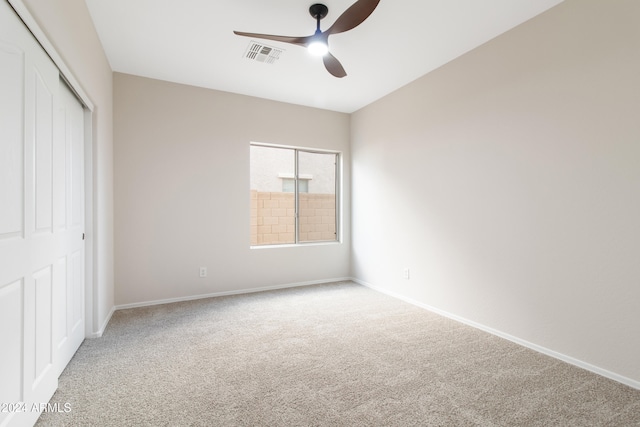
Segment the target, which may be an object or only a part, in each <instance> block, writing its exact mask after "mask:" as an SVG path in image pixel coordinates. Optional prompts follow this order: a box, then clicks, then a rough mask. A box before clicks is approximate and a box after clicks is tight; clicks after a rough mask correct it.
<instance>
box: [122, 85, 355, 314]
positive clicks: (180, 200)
mask: <svg viewBox="0 0 640 427" xmlns="http://www.w3.org/2000/svg"><path fill="white" fill-rule="evenodd" d="M114 105H115V108H114V111H115V116H114V119H115V127H114V135H115V193H116V200H115V221H116V228H115V229H116V242H115V245H116V304H118V305H121V304H132V303H138V302H146V301H154V300H164V299H171V298H181V297H189V296H194V295H203V294H212V293H220V292H233V291H243V290H247V289H252V288H259V287H267V286H279V285H287V284H294V283H306V282H312V281H320V280H331V279H334V278H343V277H347V276H348V275H349V253H350V239H349V236H350V232H349V218H350V213H349V203H348V201H349V188H350V184H349V167H348V165H349V164H350V160H349V115H347V114H342V113H335V112H329V111H325V110H317V109H312V108H306V107H300V106H294V105H290V104H283V103H278V102H274V101H267V100H263V99H258V98H251V97H247V96H241V95H234V94H230V93H225V92H219V91H214V90H207V89H201V88H195V87H191V86H184V85H179V84H173V83H167V82H162V81H158V80H151V79H146V78H143V77H135V76H130V75H125V74H119V73H115V75H114ZM252 141H253V142H263V143H272V144H283V145H292V146H302V147H314V148H321V149H327V150H335V151H340V152H342V154H343V163H344V164H345V165H347V166H345V167H344V173H343V178H344V188H345V191H344V193H343V200H344V203H343V204H342V206H343V210H344V212H343V226H344V233H343V243H340V244H327V245H313V246H304V247H287V248H285V247H280V248H260V249H250V247H249V246H250V231H251V227H250V224H251V220H250V197H249V143H250V142H252ZM201 266H203V267H205V266H206V267H207V268H208V273H209V274H208V277H207V278H204V279H203V278H199V277H198V272H199V267H201Z"/></svg>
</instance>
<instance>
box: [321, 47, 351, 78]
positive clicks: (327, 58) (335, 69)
mask: <svg viewBox="0 0 640 427" xmlns="http://www.w3.org/2000/svg"><path fill="white" fill-rule="evenodd" d="M322 62H324V67H325V68H326V69H327V71H328V72H330V73H331V74H332V75H333V76H335V77H338V78H342V77H344V76H346V75H347V72H346V71H345V70H344V68H342V64H341V63H340V61H338V60H337V59H336V57H335V56H333V55H331V54H330V53H327V54H326V55H324V56H323V57H322Z"/></svg>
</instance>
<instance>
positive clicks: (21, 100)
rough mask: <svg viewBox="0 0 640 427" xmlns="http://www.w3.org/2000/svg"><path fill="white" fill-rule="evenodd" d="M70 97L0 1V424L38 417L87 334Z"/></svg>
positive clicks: (78, 151)
mask: <svg viewBox="0 0 640 427" xmlns="http://www.w3.org/2000/svg"><path fill="white" fill-rule="evenodd" d="M65 91H66V92H65ZM72 100H73V96H72V95H71V94H70V93H69V92H68V90H67V89H66V88H65V87H64V86H63V85H62V84H61V82H60V78H59V72H58V70H57V68H56V67H55V65H54V64H53V63H52V62H51V60H50V59H49V57H48V56H47V55H46V54H45V52H44V51H43V50H42V48H41V47H40V46H39V45H38V44H37V42H36V41H35V40H34V38H33V37H32V36H31V34H30V33H29V32H28V31H27V29H26V28H25V27H24V25H23V24H22V22H21V21H20V20H19V19H18V17H17V16H16V15H15V13H14V12H13V10H12V9H11V8H10V6H9V5H8V3H7V2H6V1H0V349H1V350H0V403H2V404H5V405H7V406H6V407H5V408H3V409H4V411H1V412H0V427H9V426H22V425H27V426H28V425H32V424H33V423H34V422H35V420H36V419H37V417H38V415H39V412H40V411H39V409H41V406H40V405H41V404H46V403H47V402H48V401H49V399H50V398H51V396H52V395H53V393H54V391H55V389H56V387H57V381H58V376H59V374H60V372H61V371H62V369H63V368H64V366H65V365H66V363H67V362H68V360H69V358H70V357H71V356H72V355H73V352H75V350H76V349H77V347H78V346H79V344H80V343H81V342H82V339H83V337H84V330H83V329H84V327H83V325H84V305H83V301H84V296H83V294H84V243H83V239H82V237H83V235H82V233H83V232H84V200H83V194H84V188H83V182H84V165H83V153H82V151H83V146H84V143H83V134H84V132H83V130H82V107H81V106H80V105H79V104H78V102H77V100H76V101H75V104H74V103H73V102H71V101H72Z"/></svg>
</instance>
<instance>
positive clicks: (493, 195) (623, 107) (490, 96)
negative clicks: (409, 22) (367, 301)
mask: <svg viewBox="0 0 640 427" xmlns="http://www.w3.org/2000/svg"><path fill="white" fill-rule="evenodd" d="M639 16H640V2H638V1H636V0H615V1H602V0H567V1H566V2H564V3H562V4H561V5H559V6H557V7H556V8H554V9H551V10H550V11H548V12H547V13H544V14H542V15H540V16H539V17H537V18H534V19H533V20H531V21H528V22H527V23H525V24H523V25H521V26H519V27H517V28H515V29H513V30H512V31H509V32H508V33H506V34H504V35H502V36H500V37H498V38H496V39H494V40H493V41H491V42H489V43H487V44H485V45H484V46H481V47H480V48H478V49H476V50H474V51H472V52H470V53H468V54H466V55H464V56H463V57H461V58H459V59H457V60H455V61H453V62H451V63H449V64H447V65H446V66H443V67H442V68H440V69H438V70H436V71H434V72H432V73H430V74H428V75H426V76H424V77H422V78H421V79H419V80H417V81H415V82H413V83H411V84H410V85H407V86H406V87H404V88H402V89H401V90H398V91H396V92H395V93H393V94H391V95H389V96H387V97H385V98H383V99H382V100H380V101H378V102H376V103H374V104H372V105H370V106H368V107H366V108H364V109H362V110H360V111H358V112H357V113H355V114H354V115H353V116H352V141H351V143H352V146H351V149H352V175H353V177H352V182H353V188H354V191H353V198H352V214H353V218H354V221H353V251H352V259H353V262H352V268H353V275H354V276H355V277H357V278H358V279H360V280H362V281H364V282H367V283H370V284H372V285H374V286H376V287H379V288H381V289H384V290H386V291H388V292H394V293H396V294H398V295H401V296H402V297H405V298H409V299H413V300H415V301H418V302H420V303H422V304H425V305H429V306H431V307H435V308H436V309H439V310H442V311H444V312H447V313H450V314H452V315H455V316H459V317H461V318H464V319H467V320H469V321H472V322H476V323H477V324H480V325H483V326H484V327H487V328H493V329H494V330H497V331H499V332H501V333H503V334H509V335H511V336H513V337H516V338H518V339H520V340H523V341H526V342H529V343H531V344H533V345H538V346H541V347H542V348H545V349H547V350H550V351H552V352H557V353H558V354H561V355H564V356H567V357H569V358H574V359H575V360H577V361H580V362H584V363H586V364H590V365H592V366H595V367H596V368H598V369H601V370H604V371H608V372H609V373H611V374H612V376H614V377H615V376H620V378H622V379H623V380H625V381H627V382H628V383H633V384H635V386H640V363H638V361H640V339H638V337H640V262H639V260H640V243H639V242H640V225H639V224H640V120H639V118H638V114H639V112H640V84H639V76H640V25H638V17H639ZM416 195H417V197H415V196H416ZM380 200H384V201H385V202H384V203H380ZM374 209H376V212H377V214H376V215H375V216H374V215H368V212H370V211H372V210H374ZM372 230H384V231H383V234H382V235H380V234H378V233H373V232H372ZM405 267H408V268H410V271H411V278H410V279H409V280H404V279H403V278H402V269H403V268H405Z"/></svg>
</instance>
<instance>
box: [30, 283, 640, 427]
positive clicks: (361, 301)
mask: <svg viewBox="0 0 640 427" xmlns="http://www.w3.org/2000/svg"><path fill="white" fill-rule="evenodd" d="M51 403H53V404H56V403H57V404H59V407H60V408H64V407H65V405H66V408H69V409H70V410H69V411H68V412H64V411H60V412H47V413H44V414H43V415H42V416H41V417H40V419H39V421H38V423H37V425H38V426H101V427H107V426H118V427H122V426H640V390H635V389H632V388H630V387H627V386H625V385H622V384H619V383H617V382H614V381H611V380H608V379H606V378H603V377H601V376H598V375H596V374H593V373H590V372H588V371H585V370H582V369H580V368H577V367H575V366H572V365H569V364H566V363H564V362H561V361H558V360H556V359H553V358H550V357H548V356H545V355H542V354H540V353H537V352H535V351H532V350H529V349H527V348H524V347H521V346H519V345H517V344H514V343H512V342H510V341H506V340H504V339H501V338H498V337H495V336H493V335H490V334H487V333H485V332H483V331H480V330H477V329H474V328H472V327H469V326H466V325H464V324H461V323H458V322H455V321H453V320H450V319H447V318H444V317H441V316H438V315H436V314H433V313H431V312H429V311H426V310H424V309H421V308H418V307H415V306H412V305H410V304H407V303H404V302H402V301H398V300H396V299H393V298H391V297H388V296H386V295H383V294H380V293H378V292H375V291H373V290H370V289H368V288H365V287H362V286H360V285H357V284H354V283H351V282H341V283H331V284H325V285H316V286H307V287H300V288H292V289H285V290H277V291H269V292H260V293H254V294H245V295H237V296H227V297H218V298H210V299H202V300H196V301H189V302H180V303H174V304H166V305H157V306H152V307H144V308H135V309H127V310H119V311H116V313H114V315H113V318H112V319H111V321H110V323H109V326H108V327H107V329H106V331H105V333H104V335H103V337H102V338H99V339H90V340H85V342H84V343H83V344H82V346H81V347H80V349H79V350H78V352H77V354H76V355H75V356H74V358H73V359H72V360H71V362H70V363H69V365H68V366H67V368H66V369H65V371H64V372H63V374H62V375H61V377H60V380H59V388H58V390H57V392H56V393H55V395H54V396H53V399H52V400H51Z"/></svg>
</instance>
